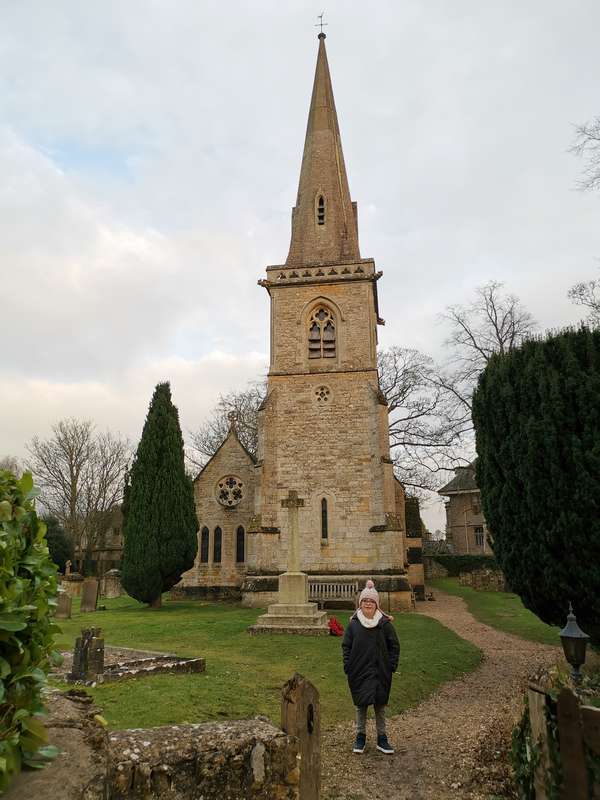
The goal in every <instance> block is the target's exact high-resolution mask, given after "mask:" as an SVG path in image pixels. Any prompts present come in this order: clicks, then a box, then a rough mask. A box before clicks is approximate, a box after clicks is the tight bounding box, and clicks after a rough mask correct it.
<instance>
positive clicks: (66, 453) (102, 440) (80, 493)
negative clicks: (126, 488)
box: [27, 418, 131, 558]
mask: <svg viewBox="0 0 600 800" xmlns="http://www.w3.org/2000/svg"><path fill="white" fill-rule="evenodd" d="M27 450H28V452H29V455H30V461H29V464H28V467H29V468H30V469H31V471H32V472H33V474H34V476H35V478H36V481H37V483H38V485H39V486H40V490H41V496H40V500H41V502H42V504H43V506H44V507H45V509H46V510H47V512H48V513H49V514H52V515H53V516H55V517H56V518H57V519H58V520H59V522H60V523H61V524H62V525H63V527H64V528H65V530H66V531H67V533H68V534H69V536H70V537H71V539H72V541H73V543H74V545H75V547H76V548H77V549H78V550H79V551H80V552H83V551H85V553H86V556H87V557H88V558H89V556H90V554H91V551H92V550H93V548H94V546H95V544H96V543H97V541H98V540H99V538H100V536H101V535H102V534H103V533H104V531H105V530H106V524H107V520H108V519H109V512H110V511H111V510H112V509H113V508H114V507H115V506H116V505H118V504H119V503H120V502H121V500H122V498H123V485H124V480H125V474H126V472H127V467H128V464H129V459H130V455H131V448H130V444H129V441H128V440H127V439H122V438H121V437H119V436H115V435H113V434H111V433H108V432H107V433H96V432H95V428H94V424H93V423H92V422H91V421H90V420H77V419H73V418H70V419H64V420H60V421H59V422H57V423H56V425H54V426H53V427H52V436H51V437H50V438H49V439H40V438H39V437H37V436H35V437H34V438H33V439H32V440H31V442H30V443H29V444H28V446H27Z"/></svg>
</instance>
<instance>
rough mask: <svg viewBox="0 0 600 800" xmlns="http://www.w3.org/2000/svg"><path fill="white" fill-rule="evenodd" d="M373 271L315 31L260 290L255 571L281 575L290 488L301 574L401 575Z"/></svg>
mask: <svg viewBox="0 0 600 800" xmlns="http://www.w3.org/2000/svg"><path fill="white" fill-rule="evenodd" d="M381 274H382V273H381V272H376V271H375V263H374V261H373V260H372V259H369V258H361V255H360V250H359V244H358V224H357V207H356V203H354V202H352V200H351V197H350V190H349V186H348V178H347V175H346V167H345V164H344V155H343V152H342V144H341V139H340V131H339V126H338V120H337V114H336V108H335V102H334V98H333V90H332V85H331V77H330V74H329V66H328V63H327V53H326V50H325V34H324V33H321V34H319V51H318V56H317V66H316V71H315V78H314V86H313V92H312V98H311V103H310V111H309V115H308V125H307V128H306V140H305V144H304V153H303V157H302V166H301V169H300V181H299V186H298V196H297V200H296V205H295V206H294V208H293V210H292V235H291V243H290V250H289V253H288V256H287V260H286V262H285V264H284V265H279V266H270V267H267V277H266V279H265V280H261V281H259V283H260V285H261V286H263V287H264V288H265V289H266V290H267V292H268V293H269V297H270V301H271V347H270V350H271V358H270V368H269V374H268V393H267V398H266V400H265V402H264V404H263V407H262V409H261V412H260V422H259V449H258V454H257V461H256V464H255V477H254V483H255V504H254V505H255V515H254V518H253V520H252V522H251V524H250V527H249V535H248V569H249V570H250V571H252V572H255V573H256V574H265V573H267V574H268V573H271V574H272V573H273V571H281V570H283V569H285V565H286V563H287V546H288V531H287V524H288V522H287V515H286V514H285V510H284V509H282V507H281V500H282V499H283V498H284V497H285V496H286V495H287V493H288V491H289V490H290V489H291V490H296V491H297V492H298V493H299V495H300V496H301V497H303V498H304V501H305V505H304V507H303V508H301V509H300V518H299V525H300V536H301V568H302V569H303V570H306V571H308V572H309V573H312V574H323V575H327V574H341V573H344V574H352V573H357V572H358V573H361V572H362V573H364V572H366V571H368V572H371V573H373V574H376V573H377V572H379V571H381V572H385V573H387V574H390V573H391V572H393V573H396V574H402V573H404V560H405V541H404V530H403V529H404V524H403V519H404V496H403V491H402V487H401V485H400V484H399V483H398V481H396V480H395V478H394V474H393V467H392V462H391V459H390V451H389V431H388V409H387V404H386V400H385V398H384V397H383V395H382V393H381V390H380V388H379V381H378V374H377V354H376V345H377V326H378V325H381V324H383V320H382V319H380V317H379V309H378V301H377V282H378V280H379V278H380V277H381Z"/></svg>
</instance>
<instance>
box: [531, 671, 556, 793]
mask: <svg viewBox="0 0 600 800" xmlns="http://www.w3.org/2000/svg"><path fill="white" fill-rule="evenodd" d="M527 696H528V699H529V721H530V723H531V739H532V742H533V744H534V745H537V746H538V747H539V748H540V760H539V762H538V765H537V767H536V770H535V775H534V776H533V786H534V789H535V800H548V792H547V789H546V776H547V775H549V774H550V769H551V767H550V750H549V748H548V727H547V724H546V695H545V694H544V693H543V692H540V691H538V690H537V688H534V687H533V686H531V685H530V686H529V691H528V692H527Z"/></svg>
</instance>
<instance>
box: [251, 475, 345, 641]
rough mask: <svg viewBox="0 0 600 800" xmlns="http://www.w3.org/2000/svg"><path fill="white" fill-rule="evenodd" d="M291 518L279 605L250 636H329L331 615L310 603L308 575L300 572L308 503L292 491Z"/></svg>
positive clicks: (287, 502)
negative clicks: (301, 529)
mask: <svg viewBox="0 0 600 800" xmlns="http://www.w3.org/2000/svg"><path fill="white" fill-rule="evenodd" d="M281 505H282V506H284V507H285V508H287V509H288V511H289V515H290V551H289V558H288V571H287V572H284V573H283V574H282V575H280V576H279V597H278V600H279V602H278V603H273V605H270V606H269V608H268V609H267V613H266V614H262V616H260V617H259V618H258V619H257V620H256V622H255V624H254V625H252V626H251V627H250V628H248V633H251V634H257V633H294V634H302V635H304V636H327V635H328V634H329V626H328V623H327V614H326V613H325V612H324V611H319V607H318V605H317V604H316V603H309V602H308V575H306V573H304V572H300V568H299V567H300V553H299V546H298V507H299V506H303V505H304V500H302V499H300V498H299V497H298V493H297V492H293V491H290V492H289V495H288V497H287V498H286V499H285V500H282V501H281Z"/></svg>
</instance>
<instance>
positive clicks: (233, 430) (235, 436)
mask: <svg viewBox="0 0 600 800" xmlns="http://www.w3.org/2000/svg"><path fill="white" fill-rule="evenodd" d="M232 438H233V440H234V441H235V442H237V444H238V445H239V446H240V447H241V448H242V450H243V451H244V453H245V454H246V455H247V456H248V459H249V460H250V462H251V463H252V464H256V458H255V457H254V456H253V455H252V453H251V452H250V451H249V450H248V449H247V448H246V447H244V445H243V443H242V441H241V439H240V437H239V436H238V432H237V430H236V428H235V425H231V426H230V428H229V432H228V433H227V436H226V437H225V438H224V439H223V441H222V442H221V444H220V445H219V446H218V447H217V449H216V450H215V452H214V453H213V454H212V456H211V457H210V458H209V459H208V461H207V462H206V464H205V465H204V466H203V467H202V469H201V470H200V472H199V473H198V474H197V475H196V477H195V478H194V482H196V481H197V480H198V479H199V478H200V476H201V475H202V473H203V472H204V470H205V469H206V468H207V467H208V465H209V464H211V463H212V462H213V461H214V460H215V458H216V457H217V456H218V455H219V453H220V452H221V450H222V449H223V448H224V447H225V445H226V444H227V442H229V440H230V439H232Z"/></svg>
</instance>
